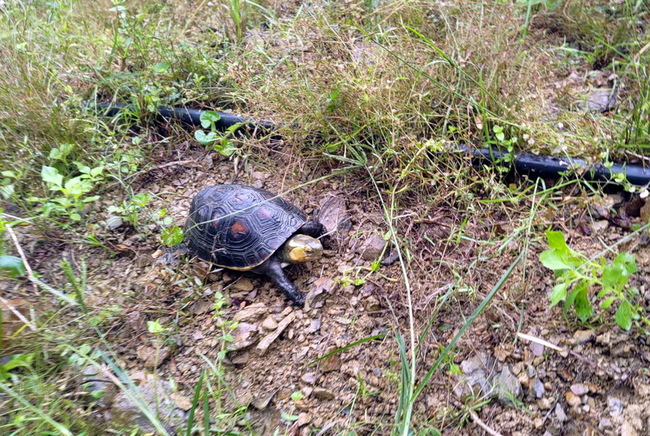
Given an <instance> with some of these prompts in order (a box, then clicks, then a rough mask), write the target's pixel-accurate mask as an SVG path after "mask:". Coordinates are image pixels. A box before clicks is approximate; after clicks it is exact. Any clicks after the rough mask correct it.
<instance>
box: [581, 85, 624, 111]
mask: <svg viewBox="0 0 650 436" xmlns="http://www.w3.org/2000/svg"><path fill="white" fill-rule="evenodd" d="M616 94H617V93H616V90H613V89H611V88H597V89H594V90H592V91H591V92H589V94H587V98H586V101H585V102H584V103H583V104H582V107H583V109H585V110H587V111H588V112H607V111H610V110H612V109H613V108H614V107H616V105H617V103H618V99H617V97H616Z"/></svg>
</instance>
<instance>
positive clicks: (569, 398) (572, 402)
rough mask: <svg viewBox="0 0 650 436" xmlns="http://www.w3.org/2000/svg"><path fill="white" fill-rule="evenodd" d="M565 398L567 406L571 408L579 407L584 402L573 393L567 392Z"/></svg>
mask: <svg viewBox="0 0 650 436" xmlns="http://www.w3.org/2000/svg"><path fill="white" fill-rule="evenodd" d="M564 397H565V399H566V402H567V404H568V405H569V406H571V407H574V406H579V405H580V404H582V400H581V399H580V397H579V396H577V395H576V394H574V393H573V392H571V391H569V392H567V393H566V394H565V396H564Z"/></svg>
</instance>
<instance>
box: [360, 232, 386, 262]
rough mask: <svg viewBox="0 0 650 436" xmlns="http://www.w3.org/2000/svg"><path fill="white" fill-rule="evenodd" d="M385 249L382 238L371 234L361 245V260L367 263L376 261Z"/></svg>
mask: <svg viewBox="0 0 650 436" xmlns="http://www.w3.org/2000/svg"><path fill="white" fill-rule="evenodd" d="M385 247H386V241H385V240H384V238H382V237H381V236H379V235H378V234H376V233H372V234H370V235H368V238H367V239H366V240H365V242H364V243H363V244H362V245H361V248H360V251H361V258H362V259H363V260H368V261H373V260H377V259H378V258H379V256H381V254H382V253H383V251H384V248H385Z"/></svg>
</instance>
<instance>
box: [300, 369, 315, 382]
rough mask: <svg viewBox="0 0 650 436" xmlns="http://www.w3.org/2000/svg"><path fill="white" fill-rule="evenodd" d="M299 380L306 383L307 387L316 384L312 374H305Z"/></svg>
mask: <svg viewBox="0 0 650 436" xmlns="http://www.w3.org/2000/svg"><path fill="white" fill-rule="evenodd" d="M300 380H302V381H303V382H305V383H307V384H308V385H313V384H314V383H316V380H317V377H316V374H314V373H313V372H307V373H305V374H304V375H303V376H302V377H300Z"/></svg>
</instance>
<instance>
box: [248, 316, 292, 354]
mask: <svg viewBox="0 0 650 436" xmlns="http://www.w3.org/2000/svg"><path fill="white" fill-rule="evenodd" d="M295 318H296V314H295V313H293V312H291V313H289V315H287V316H286V317H284V318H283V319H282V321H280V322H279V323H278V328H277V329H276V330H275V331H274V332H272V333H269V334H268V335H266V336H265V337H264V338H263V339H262V340H261V341H260V343H259V344H257V349H258V350H260V351H261V352H262V354H264V353H265V352H266V350H267V349H268V348H269V347H270V346H271V344H272V343H273V342H275V340H276V339H277V338H278V337H279V336H280V334H282V332H283V331H284V329H286V328H287V326H288V325H289V324H291V322H293V320H294V319H295Z"/></svg>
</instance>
